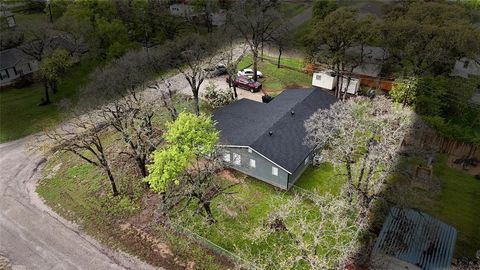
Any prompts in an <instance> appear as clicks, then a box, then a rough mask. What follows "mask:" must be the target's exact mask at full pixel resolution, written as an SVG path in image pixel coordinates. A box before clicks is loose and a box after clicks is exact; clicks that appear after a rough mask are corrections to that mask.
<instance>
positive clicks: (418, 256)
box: [371, 207, 457, 270]
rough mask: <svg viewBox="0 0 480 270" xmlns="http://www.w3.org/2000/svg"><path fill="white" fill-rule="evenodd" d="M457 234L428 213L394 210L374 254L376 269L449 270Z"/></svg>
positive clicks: (395, 208)
mask: <svg viewBox="0 0 480 270" xmlns="http://www.w3.org/2000/svg"><path fill="white" fill-rule="evenodd" d="M456 239H457V231H456V230H455V228H453V227H452V226H450V225H448V224H445V223H443V222H441V221H439V220H437V219H435V218H433V217H431V216H429V215H427V214H425V213H422V212H419V211H416V210H412V209H402V208H397V207H393V208H391V209H390V213H389V215H388V217H387V219H386V220H385V223H384V224H383V227H382V230H381V231H380V235H379V236H378V239H377V241H376V243H375V246H374V248H373V251H372V261H371V263H372V269H392V270H400V269H401V270H433V269H435V270H443V269H445V270H447V269H450V264H451V261H452V257H453V254H454V249H455V241H456Z"/></svg>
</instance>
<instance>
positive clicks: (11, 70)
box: [0, 48, 38, 86]
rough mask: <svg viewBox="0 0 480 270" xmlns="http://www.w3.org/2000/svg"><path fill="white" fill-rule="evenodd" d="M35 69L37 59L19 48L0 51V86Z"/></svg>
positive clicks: (10, 82) (36, 68)
mask: <svg viewBox="0 0 480 270" xmlns="http://www.w3.org/2000/svg"><path fill="white" fill-rule="evenodd" d="M37 70H38V62H37V60H35V59H34V58H33V57H31V56H29V55H26V54H25V53H23V52H22V51H21V50H20V49H17V48H12V49H8V50H4V51H1V52H0V86H5V85H9V84H12V83H13V82H14V81H15V80H16V79H18V78H20V77H21V76H23V75H27V74H30V73H33V72H35V71H37Z"/></svg>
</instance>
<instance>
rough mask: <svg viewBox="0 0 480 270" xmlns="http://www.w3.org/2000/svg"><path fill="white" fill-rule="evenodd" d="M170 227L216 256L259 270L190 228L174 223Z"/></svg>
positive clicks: (170, 223)
mask: <svg viewBox="0 0 480 270" xmlns="http://www.w3.org/2000/svg"><path fill="white" fill-rule="evenodd" d="M169 226H170V228H171V229H173V230H174V231H176V232H177V233H179V234H182V235H184V236H186V237H187V238H189V239H190V240H192V241H195V242H196V243H198V244H200V245H201V246H203V247H205V248H207V249H209V250H211V251H213V252H215V253H216V254H219V255H221V256H224V257H226V258H228V259H230V260H231V261H232V262H234V263H235V264H237V265H242V267H247V268H248V269H255V270H256V269H258V268H257V267H256V266H255V265H254V264H253V263H252V262H250V261H248V260H245V259H244V258H241V257H240V256H238V255H237V254H235V253H233V252H231V251H229V250H226V249H224V248H223V247H221V246H219V245H217V244H215V243H213V242H212V241H210V240H208V239H207V238H205V237H203V236H201V235H199V234H197V233H195V232H193V231H191V230H189V229H188V228H185V227H184V226H182V225H180V224H177V223H175V222H173V221H170V222H169Z"/></svg>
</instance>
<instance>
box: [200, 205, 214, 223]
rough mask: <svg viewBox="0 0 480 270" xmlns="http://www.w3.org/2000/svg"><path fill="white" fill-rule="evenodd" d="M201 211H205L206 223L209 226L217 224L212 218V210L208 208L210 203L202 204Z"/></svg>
mask: <svg viewBox="0 0 480 270" xmlns="http://www.w3.org/2000/svg"><path fill="white" fill-rule="evenodd" d="M203 209H205V213H206V214H207V222H208V223H209V224H213V223H215V222H217V221H216V220H215V218H214V217H213V213H212V209H211V208H210V202H204V203H203Z"/></svg>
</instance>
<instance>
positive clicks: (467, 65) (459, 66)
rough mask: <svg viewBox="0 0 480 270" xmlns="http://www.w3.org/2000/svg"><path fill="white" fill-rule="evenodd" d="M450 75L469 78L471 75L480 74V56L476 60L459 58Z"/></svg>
mask: <svg viewBox="0 0 480 270" xmlns="http://www.w3.org/2000/svg"><path fill="white" fill-rule="evenodd" d="M450 75H451V76H459V77H463V78H465V79H468V77H469V76H480V58H478V59H476V60H474V59H468V58H466V57H463V58H461V59H460V60H457V61H456V62H455V66H454V67H453V70H452V73H450Z"/></svg>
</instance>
